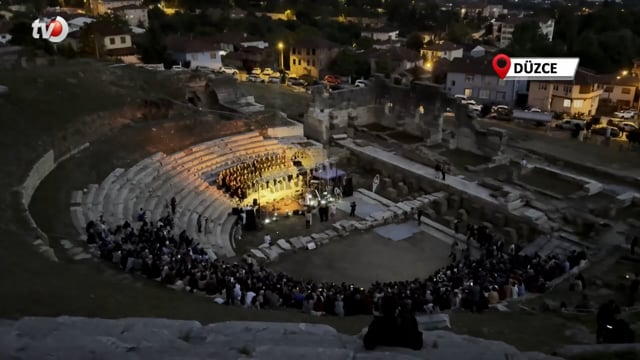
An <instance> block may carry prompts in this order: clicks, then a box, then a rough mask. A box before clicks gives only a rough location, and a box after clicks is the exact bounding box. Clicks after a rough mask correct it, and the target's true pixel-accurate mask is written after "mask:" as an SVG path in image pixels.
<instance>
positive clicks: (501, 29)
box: [493, 17, 555, 48]
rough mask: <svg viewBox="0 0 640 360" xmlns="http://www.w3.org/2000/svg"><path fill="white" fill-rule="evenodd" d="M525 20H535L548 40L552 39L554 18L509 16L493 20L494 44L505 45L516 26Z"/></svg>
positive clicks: (508, 42) (507, 43)
mask: <svg viewBox="0 0 640 360" xmlns="http://www.w3.org/2000/svg"><path fill="white" fill-rule="evenodd" d="M527 21H536V22H537V23H538V25H539V26H540V32H541V33H542V35H544V36H545V37H546V38H547V39H548V40H549V41H552V40H553V30H554V29H555V20H554V19H550V18H526V17H516V18H514V17H510V18H507V19H505V20H502V21H494V22H493V36H494V38H495V40H496V44H497V45H498V46H499V47H501V48H504V47H507V46H508V45H509V44H510V43H511V40H512V39H513V31H514V30H515V28H516V26H518V25H519V24H522V23H524V22H527Z"/></svg>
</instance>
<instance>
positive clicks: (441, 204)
mask: <svg viewBox="0 0 640 360" xmlns="http://www.w3.org/2000/svg"><path fill="white" fill-rule="evenodd" d="M434 210H435V211H436V214H438V215H443V214H445V213H446V212H447V200H446V199H444V198H441V199H438V200H436V201H435V202H434Z"/></svg>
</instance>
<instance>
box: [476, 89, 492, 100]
mask: <svg viewBox="0 0 640 360" xmlns="http://www.w3.org/2000/svg"><path fill="white" fill-rule="evenodd" d="M489 96H491V91H489V90H487V89H482V90H480V92H479V93H478V97H479V98H480V99H488V98H489Z"/></svg>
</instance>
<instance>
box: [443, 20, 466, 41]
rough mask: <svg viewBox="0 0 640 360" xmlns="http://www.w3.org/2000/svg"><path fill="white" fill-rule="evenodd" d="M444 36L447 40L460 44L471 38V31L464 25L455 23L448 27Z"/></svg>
mask: <svg viewBox="0 0 640 360" xmlns="http://www.w3.org/2000/svg"><path fill="white" fill-rule="evenodd" d="M446 36H447V40H449V41H451V42H454V43H458V44H462V43H465V42H466V41H467V39H469V37H470V36H471V30H469V28H468V27H467V26H466V25H465V24H464V23H460V22H456V23H452V24H450V25H449V27H448V29H447V34H446Z"/></svg>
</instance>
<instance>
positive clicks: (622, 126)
mask: <svg viewBox="0 0 640 360" xmlns="http://www.w3.org/2000/svg"><path fill="white" fill-rule="evenodd" d="M615 127H617V128H618V130H621V131H624V132H631V131H635V130H638V125H636V124H634V123H632V122H628V121H623V122H620V123H617V124H615Z"/></svg>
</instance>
